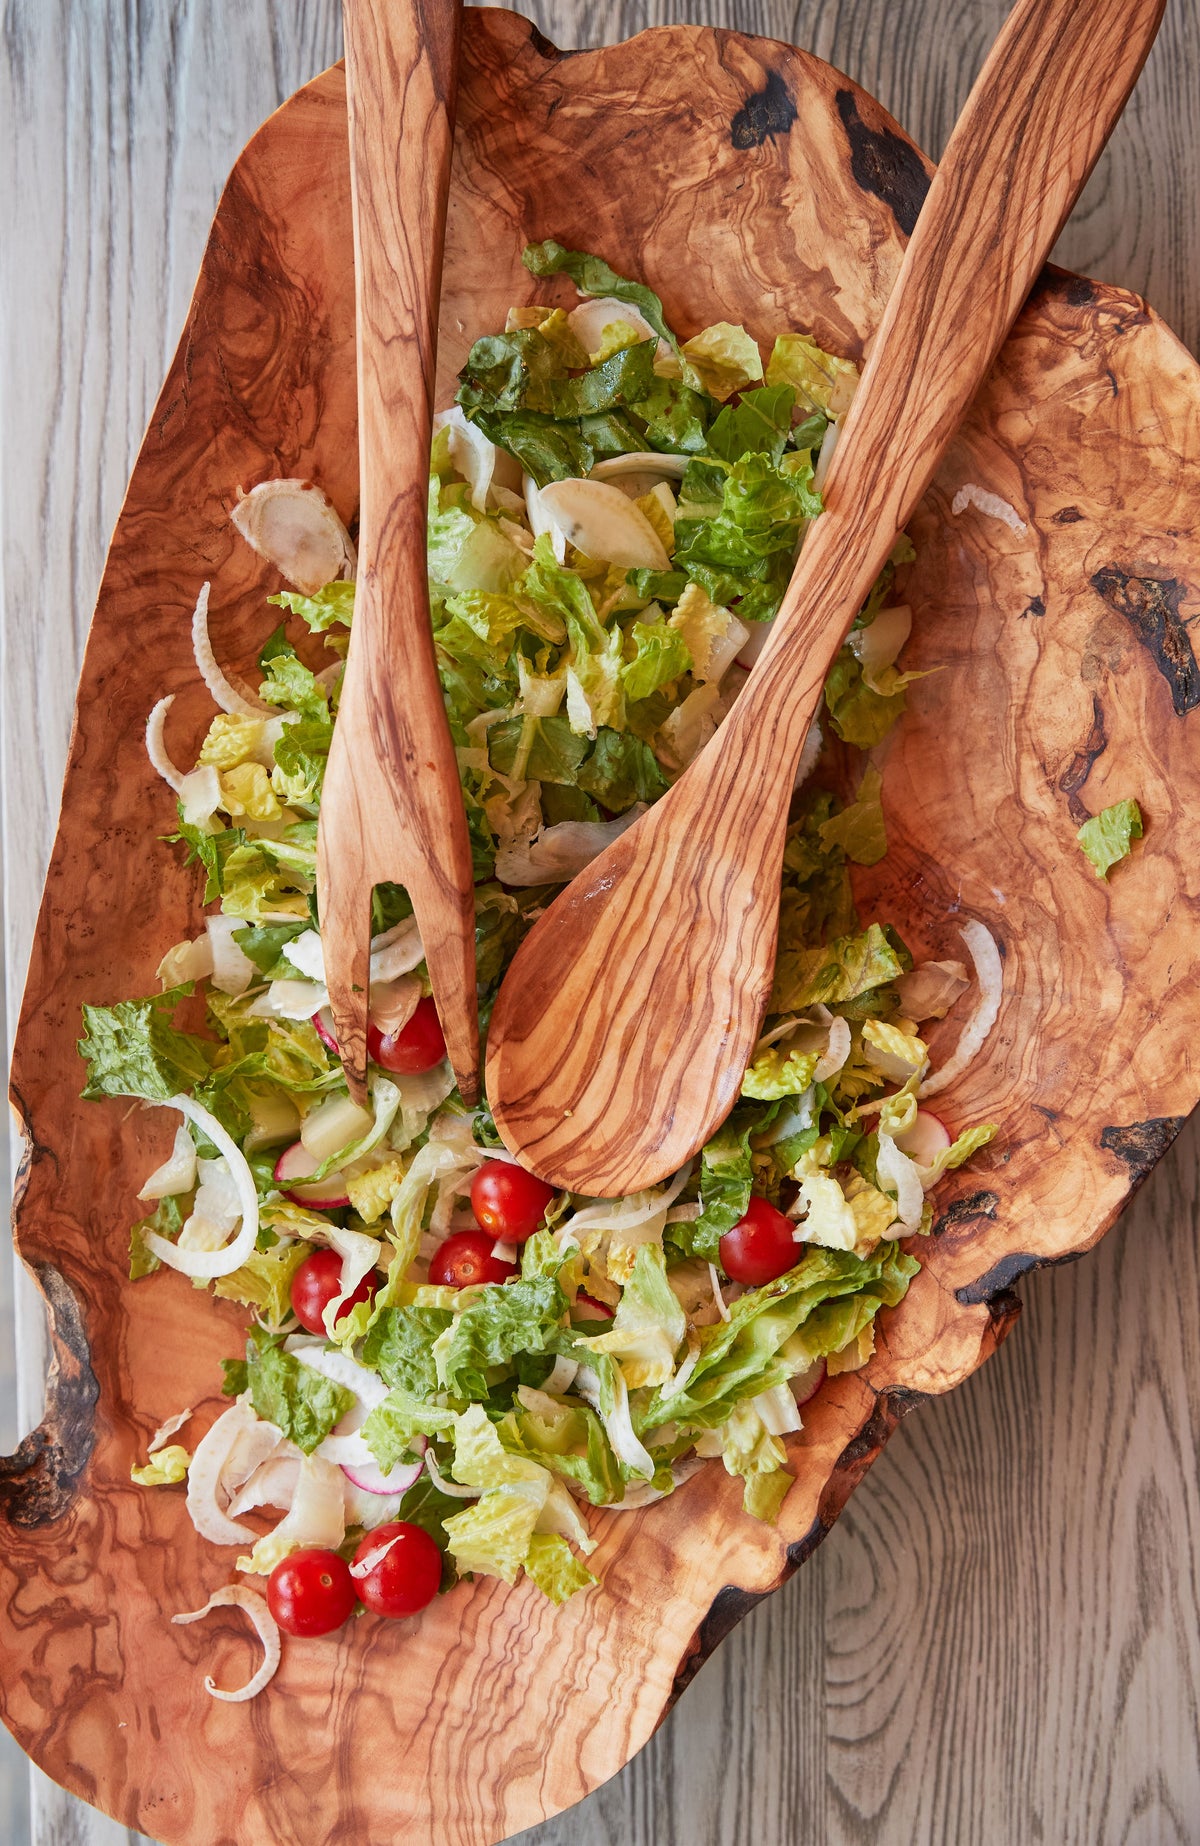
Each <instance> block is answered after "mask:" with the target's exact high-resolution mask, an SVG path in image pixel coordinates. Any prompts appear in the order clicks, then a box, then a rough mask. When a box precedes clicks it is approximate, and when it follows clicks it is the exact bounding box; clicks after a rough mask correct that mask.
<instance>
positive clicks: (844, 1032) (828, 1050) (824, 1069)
mask: <svg viewBox="0 0 1200 1846" xmlns="http://www.w3.org/2000/svg"><path fill="white" fill-rule="evenodd" d="M850 1043H851V1035H850V1021H849V1020H848V1019H843V1018H842V1016H841V1014H840V1013H835V1014H834V1016H833V1018H832V1019H831V1020H830V1022H829V1040H828V1043H827V1044H826V1047H825V1050H824V1051H823V1052H822V1054H821V1056H820V1057H819V1058H818V1059H817V1065H816V1069H815V1070H814V1071H813V1082H814V1083H828V1082H829V1079H830V1078H831V1077H836V1076H837V1073H838V1072H839V1070H841V1068H842V1066H843V1065H844V1064H845V1062H846V1059H847V1058H848V1057H849V1056H850Z"/></svg>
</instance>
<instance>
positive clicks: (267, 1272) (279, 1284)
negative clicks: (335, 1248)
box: [213, 1242, 312, 1327]
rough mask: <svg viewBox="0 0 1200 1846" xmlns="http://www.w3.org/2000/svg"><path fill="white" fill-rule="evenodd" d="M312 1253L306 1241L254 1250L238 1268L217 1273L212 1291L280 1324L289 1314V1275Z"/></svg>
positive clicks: (268, 1322)
mask: <svg viewBox="0 0 1200 1846" xmlns="http://www.w3.org/2000/svg"><path fill="white" fill-rule="evenodd" d="M311 1255H312V1245H311V1244H307V1243H300V1242H296V1243H277V1244H273V1245H272V1247H271V1248H270V1249H269V1250H255V1251H254V1252H253V1253H252V1254H251V1255H250V1256H248V1257H247V1258H246V1261H245V1262H244V1263H243V1264H242V1266H241V1268H240V1269H235V1270H234V1271H233V1272H232V1274H231V1275H227V1276H218V1278H217V1280H216V1281H215V1282H214V1284H213V1294H214V1295H219V1296H220V1298H221V1300H222V1301H240V1302H241V1303H242V1304H243V1306H245V1307H248V1308H254V1309H256V1310H257V1312H258V1314H259V1317H260V1318H261V1319H262V1320H264V1321H266V1323H267V1325H268V1326H269V1327H279V1326H281V1325H282V1323H283V1321H284V1320H285V1319H286V1318H287V1316H288V1315H289V1314H290V1313H291V1309H292V1303H291V1293H290V1291H291V1286H292V1277H293V1276H294V1275H295V1273H296V1271H297V1269H299V1267H300V1265H301V1263H302V1262H303V1261H304V1259H305V1258H306V1257H308V1256H311Z"/></svg>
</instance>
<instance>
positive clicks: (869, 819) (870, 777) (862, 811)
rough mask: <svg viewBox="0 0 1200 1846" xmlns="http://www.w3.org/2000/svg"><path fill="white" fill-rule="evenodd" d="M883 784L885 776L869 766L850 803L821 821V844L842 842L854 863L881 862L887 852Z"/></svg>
mask: <svg viewBox="0 0 1200 1846" xmlns="http://www.w3.org/2000/svg"><path fill="white" fill-rule="evenodd" d="M882 787H883V777H882V776H881V775H880V773H879V771H878V769H875V768H874V767H869V768H867V769H866V770H865V771H864V773H863V779H862V781H861V782H860V783H859V785H858V793H857V795H856V796H855V797H854V800H853V801H852V802H851V803H850V806H849V807H846V808H843V809H842V811H841V813H840V814H834V815H833V816H831V818H830V819H829V820H827V821H823V822H822V823H821V827H820V834H821V843H822V845H823V846H825V847H826V848H829V847H832V846H840V847H841V849H842V851H843V852H844V853H845V855H846V857H847V859H852V860H853V861H854V863H855V865H878V863H879V861H880V860H881V859H882V858H883V856H884V854H885V853H886V852H887V832H886V830H885V828H884V824H883V804H882V801H881V798H880V797H881V790H882Z"/></svg>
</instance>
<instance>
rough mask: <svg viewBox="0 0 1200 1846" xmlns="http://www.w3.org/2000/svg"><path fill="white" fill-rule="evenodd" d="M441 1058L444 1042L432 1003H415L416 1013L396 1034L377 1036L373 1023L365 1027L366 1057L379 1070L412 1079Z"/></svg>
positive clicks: (444, 1051)
mask: <svg viewBox="0 0 1200 1846" xmlns="http://www.w3.org/2000/svg"><path fill="white" fill-rule="evenodd" d="M445 1055H446V1041H445V1039H444V1038H443V1036H442V1028H441V1024H440V1023H439V1020H438V1016H437V1007H436V1006H435V1005H434V1004H433V1001H432V1000H418V1001H417V1010H416V1012H415V1013H414V1014H413V1016H412V1018H411V1019H410V1020H409V1022H408V1024H407V1025H404V1026H401V1028H400V1030H399V1031H398V1032H381V1031H380V1030H379V1027H378V1026H377V1025H375V1024H374V1022H371V1023H369V1024H368V1026H367V1056H368V1057H369V1058H370V1060H371V1062H372V1064H378V1065H379V1066H380V1067H381V1068H382V1069H383V1070H394V1071H398V1072H399V1073H401V1074H402V1075H404V1076H412V1075H414V1074H415V1073H416V1072H417V1071H422V1070H432V1069H433V1067H434V1065H435V1064H440V1063H441V1061H442V1059H443V1058H444V1057H445Z"/></svg>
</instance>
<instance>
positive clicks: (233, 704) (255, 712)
mask: <svg viewBox="0 0 1200 1846" xmlns="http://www.w3.org/2000/svg"><path fill="white" fill-rule="evenodd" d="M209 588H210V585H209V584H207V583H204V584H201V586H200V594H199V596H198V597H197V598H196V607H195V608H194V610H193V611H192V653H193V654H194V655H195V658H196V671H197V673H199V675H200V677H201V679H202V680H203V681H204V684H205V685H206V686H207V687H208V690H209V691H210V692H211V693H212V696H213V698H214V699H215V701H216V703H217V704H218V705H219V706H220V707H221V710H222V711H227V712H233V713H234V714H235V715H236V716H237V717H239V718H263V717H267V718H275V717H278V715H279V714H278V712H277V711H276V710H275V707H274V706H272V705H264V703H263V701H262V700H261V699H259V698H256V697H254V695H253V694H252V693H249V692H247V691H246V690H245V689H244V688H241V687H238V686H235V685H234V684H233V682H232V680H230V679H228V678H227V677H226V675H225V674H224V673H222V671H221V669H220V667H219V666H218V665H217V657H216V655H215V654H214V653H213V649H212V642H211V641H210V640H209V638H208V592H209Z"/></svg>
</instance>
